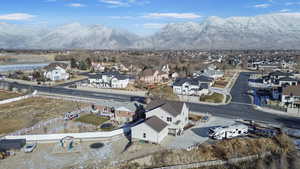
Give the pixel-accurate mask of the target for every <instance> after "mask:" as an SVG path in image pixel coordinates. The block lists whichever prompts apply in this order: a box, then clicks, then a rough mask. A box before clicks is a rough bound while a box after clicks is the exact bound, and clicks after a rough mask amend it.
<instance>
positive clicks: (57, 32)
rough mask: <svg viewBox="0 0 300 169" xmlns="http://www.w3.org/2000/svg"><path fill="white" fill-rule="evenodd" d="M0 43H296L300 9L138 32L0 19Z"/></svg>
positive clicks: (183, 46) (294, 45)
mask: <svg viewBox="0 0 300 169" xmlns="http://www.w3.org/2000/svg"><path fill="white" fill-rule="evenodd" d="M0 48H21V49H24V48H25V49H26V48H27V49H75V48H82V49H128V48H131V49H143V48H148V49H149V48H151V49H300V13H276V14H268V15H260V16H254V17H230V18H220V17H209V18H207V19H205V20H204V21H203V22H201V23H195V22H186V23H172V24H168V25H166V26H165V27H163V28H162V29H161V30H159V31H158V32H157V33H155V34H154V35H151V36H148V37H140V36H138V35H135V34H134V33H130V32H128V31H123V30H117V29H111V28H107V27H105V26H102V25H91V26H86V25H81V24H79V23H73V24H68V25H63V26H60V27H57V28H54V29H50V28H39V27H33V26H20V25H13V24H6V23H0Z"/></svg>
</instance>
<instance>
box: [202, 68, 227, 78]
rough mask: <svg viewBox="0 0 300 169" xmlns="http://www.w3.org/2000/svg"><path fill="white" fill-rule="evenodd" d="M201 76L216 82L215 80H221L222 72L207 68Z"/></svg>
mask: <svg viewBox="0 0 300 169" xmlns="http://www.w3.org/2000/svg"><path fill="white" fill-rule="evenodd" d="M202 75H203V76H206V77H210V78H213V79H215V80H216V79H219V78H222V77H223V76H224V72H223V71H221V70H217V69H215V68H210V67H209V68H207V69H205V70H204V71H203V73H202Z"/></svg>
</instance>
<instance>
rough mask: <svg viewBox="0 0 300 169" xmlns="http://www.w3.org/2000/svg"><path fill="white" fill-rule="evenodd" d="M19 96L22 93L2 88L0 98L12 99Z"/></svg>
mask: <svg viewBox="0 0 300 169" xmlns="http://www.w3.org/2000/svg"><path fill="white" fill-rule="evenodd" d="M19 96H22V94H21V93H15V92H8V91H3V90H0V100H6V99H11V98H15V97H19Z"/></svg>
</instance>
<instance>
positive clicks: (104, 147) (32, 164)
mask: <svg viewBox="0 0 300 169" xmlns="http://www.w3.org/2000/svg"><path fill="white" fill-rule="evenodd" d="M60 148H61V147H60V143H59V142H57V143H51V144H38V145H37V148H36V149H35V150H34V151H33V152H32V153H24V152H23V151H16V155H15V156H11V157H8V158H7V159H5V160H1V162H0V168H1V169H68V168H74V167H72V166H76V167H75V168H88V167H87V166H88V165H89V164H90V163H91V164H93V165H94V166H97V167H98V166H99V167H101V166H105V162H106V160H107V159H108V158H110V157H111V154H112V150H111V143H108V142H101V141H94V142H81V143H79V144H77V145H75V147H74V149H76V151H70V152H64V151H61V152H60V151H55V150H56V149H60Z"/></svg>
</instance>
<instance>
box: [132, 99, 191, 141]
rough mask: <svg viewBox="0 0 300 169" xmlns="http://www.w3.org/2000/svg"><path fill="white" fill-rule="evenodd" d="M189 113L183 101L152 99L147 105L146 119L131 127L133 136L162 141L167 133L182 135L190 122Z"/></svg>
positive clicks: (134, 137)
mask: <svg viewBox="0 0 300 169" xmlns="http://www.w3.org/2000/svg"><path fill="white" fill-rule="evenodd" d="M188 114H189V108H188V107H187V105H186V104H185V103H183V102H175V101H166V100H156V101H152V102H151V103H150V104H149V105H148V106H147V107H146V120H145V121H144V122H143V123H141V124H139V125H137V126H135V127H133V128H131V132H132V133H131V135H132V138H133V139H141V140H145V141H149V142H154V143H160V142H161V141H162V140H163V138H164V137H165V136H166V135H167V134H172V135H175V136H177V135H181V134H182V133H183V130H184V127H185V126H187V124H188V122H189V119H188ZM150 128H152V129H150Z"/></svg>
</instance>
